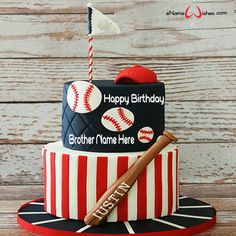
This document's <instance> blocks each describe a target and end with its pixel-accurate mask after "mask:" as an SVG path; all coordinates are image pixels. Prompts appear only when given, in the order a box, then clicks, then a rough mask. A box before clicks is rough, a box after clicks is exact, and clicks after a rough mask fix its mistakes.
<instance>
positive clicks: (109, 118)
mask: <svg viewBox="0 0 236 236" xmlns="http://www.w3.org/2000/svg"><path fill="white" fill-rule="evenodd" d="M102 118H103V119H104V120H107V121H110V122H111V123H112V124H113V125H114V127H115V129H116V131H117V132H121V127H120V125H119V123H118V122H117V121H116V120H115V119H114V118H113V117H111V116H107V115H106V116H103V117H102Z"/></svg>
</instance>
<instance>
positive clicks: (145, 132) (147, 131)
mask: <svg viewBox="0 0 236 236" xmlns="http://www.w3.org/2000/svg"><path fill="white" fill-rule="evenodd" d="M139 132H140V133H142V134H153V133H154V131H153V130H144V129H141V130H139Z"/></svg>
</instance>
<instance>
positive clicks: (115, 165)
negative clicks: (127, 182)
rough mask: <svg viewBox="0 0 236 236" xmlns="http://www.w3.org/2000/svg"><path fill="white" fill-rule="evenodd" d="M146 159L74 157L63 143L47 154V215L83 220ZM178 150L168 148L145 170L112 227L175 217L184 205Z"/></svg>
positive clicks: (81, 154) (107, 155)
mask: <svg viewBox="0 0 236 236" xmlns="http://www.w3.org/2000/svg"><path fill="white" fill-rule="evenodd" d="M141 154H142V152H130V153H94V152H84V151H74V150H70V149H67V148H65V147H63V145H62V142H55V143H49V144H47V145H46V146H45V147H44V148H43V157H44V175H45V192H44V198H45V210H46V211H47V212H48V213H50V214H53V215H56V216H58V217H64V218H70V219H79V220H83V219H84V217H85V215H86V213H87V212H89V211H90V209H91V208H92V207H93V206H94V204H95V203H96V202H97V201H98V199H99V198H100V197H101V196H102V194H103V193H104V192H105V191H106V190H107V188H108V187H109V186H111V185H112V183H113V182H114V181H115V180H116V179H117V178H119V177H120V176H121V175H122V174H123V173H124V172H125V171H126V170H127V169H128V168H129V167H130V166H131V165H132V164H133V162H134V161H135V160H136V159H137V158H138V157H139V156H140V155H141ZM178 196H179V183H178V148H177V147H176V146H174V145H169V146H168V147H167V148H165V149H164V150H163V151H162V152H161V153H160V154H159V155H158V156H157V157H156V158H155V159H154V160H153V161H152V162H151V163H150V164H149V165H148V167H147V168H146V169H145V170H144V172H143V173H142V175H141V176H140V177H139V178H138V180H137V181H136V183H135V184H134V186H133V187H132V189H131V190H130V192H129V193H128V197H127V198H125V199H124V200H123V201H122V202H121V203H120V204H119V205H118V206H117V207H116V208H115V209H114V211H113V212H112V213H111V215H110V216H109V217H108V222H116V221H130V220H141V219H150V218H156V217H160V216H166V215H169V214H172V213H173V212H175V211H176V210H177V208H178V202H179V198H178Z"/></svg>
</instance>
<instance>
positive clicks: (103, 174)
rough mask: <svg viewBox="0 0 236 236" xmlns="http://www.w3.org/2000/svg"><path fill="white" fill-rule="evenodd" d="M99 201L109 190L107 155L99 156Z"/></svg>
mask: <svg viewBox="0 0 236 236" xmlns="http://www.w3.org/2000/svg"><path fill="white" fill-rule="evenodd" d="M96 182H97V183H96V184H97V188H96V189H97V196H96V197H97V201H98V200H99V199H100V197H101V196H102V195H103V193H105V192H106V190H107V157H98V158H97V178H96Z"/></svg>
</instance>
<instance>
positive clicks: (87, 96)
mask: <svg viewBox="0 0 236 236" xmlns="http://www.w3.org/2000/svg"><path fill="white" fill-rule="evenodd" d="M93 88H94V86H93V84H91V85H89V87H88V88H87V89H86V91H85V93H84V106H85V109H86V110H87V111H89V112H91V111H92V108H91V106H90V104H89V99H90V96H91V93H92V91H93Z"/></svg>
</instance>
